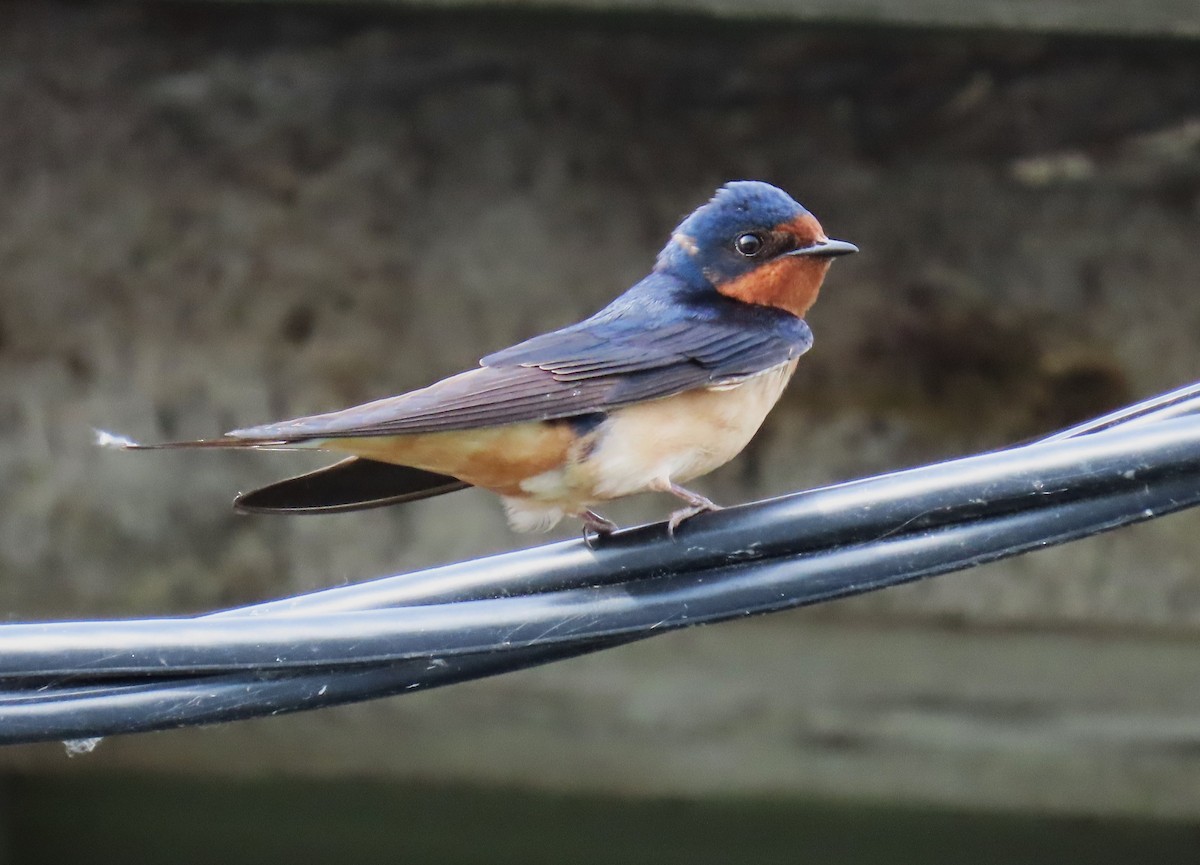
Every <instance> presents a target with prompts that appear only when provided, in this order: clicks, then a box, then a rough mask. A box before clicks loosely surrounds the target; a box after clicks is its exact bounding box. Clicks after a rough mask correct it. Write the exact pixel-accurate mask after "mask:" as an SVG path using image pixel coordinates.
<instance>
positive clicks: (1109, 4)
mask: <svg viewBox="0 0 1200 865" xmlns="http://www.w3.org/2000/svg"><path fill="white" fill-rule="evenodd" d="M242 2H257V3H293V4H294V3H296V2H297V0H242ZM303 2H308V3H312V2H323V3H329V4H331V5H332V4H337V3H348V2H353V3H355V4H359V5H361V4H363V3H366V4H371V3H374V4H378V5H380V6H398V7H410V8H414V9H486V10H503V11H513V10H550V11H555V10H557V11H581V12H592V13H605V12H618V13H624V14H628V13H651V14H653V13H660V14H661V13H667V14H672V15H677V14H683V15H695V16H700V17H705V18H728V19H746V20H754V19H766V20H776V21H788V20H791V21H797V22H806V23H824V24H845V25H858V26H872V27H874V26H898V27H946V28H967V29H980V30H1012V31H1025V32H1033V33H1063V34H1080V35H1104V36H1138V37H1167V38H1188V39H1195V38H1198V37H1200V3H1196V2H1194V0H1142V2H1139V3H1129V2H1126V0H303Z"/></svg>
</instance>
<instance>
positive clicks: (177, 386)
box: [0, 3, 1200, 786]
mask: <svg viewBox="0 0 1200 865" xmlns="http://www.w3.org/2000/svg"><path fill="white" fill-rule="evenodd" d="M0 16H2V18H3V25H2V26H0V118H3V122H0V485H2V488H3V490H4V493H5V504H4V507H3V510H2V512H0V513H2V516H0V574H2V578H0V603H2V605H3V607H2V608H3V611H4V614H5V615H6V616H8V617H10V618H23V617H29V616H43V615H55V616H66V615H82V614H107V615H131V614H148V613H160V612H169V611H180V610H184V611H186V610H201V609H206V608H212V607H216V606H221V605H228V604H233V603H237V602H242V601H246V600H249V599H253V598H260V597H267V596H274V595H280V594H283V593H289V592H294V591H298V590H302V589H307V588H312V587H316V586H322V585H328V584H331V583H337V582H341V581H346V580H356V579H361V578H366V577H369V576H374V575H377V574H380V573H384V572H388V571H393V570H402V569H407V568H410V567H413V566H416V565H420V564H424V563H430V562H438V561H448V560H457V559H462V558H466V557H469V556H473V555H476V554H478V553H481V552H485V551H492V550H500V549H507V548H510V547H512V546H514V545H515V544H517V543H526V542H529V541H527V540H526V539H515V538H514V537H512V536H511V535H510V534H509V533H508V531H507V529H506V528H505V526H504V521H503V517H502V514H501V511H500V508H499V506H498V504H497V503H496V502H495V501H494V500H492V499H491V498H489V497H488V496H487V495H486V494H484V493H480V492H477V491H469V492H463V493H456V494H454V495H452V496H449V497H446V498H444V499H442V500H436V501H431V502H428V503H421V504H416V505H412V506H408V507H404V508H396V509H391V510H385V511H378V512H371V513H365V514H359V515H345V516H335V517H325V518H308V519H295V520H287V519H279V518H270V517H238V516H235V515H233V514H232V513H231V512H230V509H229V500H230V498H231V497H232V495H233V494H234V493H235V492H236V491H238V490H243V489H247V488H249V487H251V486H253V485H255V484H260V483H263V482H266V481H268V480H271V479H274V478H276V477H281V476H283V475H285V474H287V473H290V472H292V471H295V470H298V469H300V468H304V467H308V466H314V465H317V464H320V460H317V459H312V458H308V457H307V456H296V455H288V454H283V455H274V454H257V455H255V454H249V455H247V454H223V453H200V454H179V453H153V454H123V453H114V452H107V451H100V450H97V449H95V448H93V447H92V445H91V435H92V433H91V429H92V427H102V428H107V429H115V430H118V431H121V432H127V433H129V434H131V435H134V436H135V437H139V438H146V439H158V438H175V437H195V436H206V435H210V434H213V433H215V432H218V431H221V430H223V429H226V428H230V427H233V426H238V425H246V424H251V423H255V422H259V421H265V420H270V419H276V418H280V417H285V416H290V415H295V414H300V413H307V412H314V411H320V410H326V409H332V408H337V407H341V406H344V405H347V404H350V403H351V402H354V401H360V400H365V399H368V398H372V397H377V396H383V395H387V394H391V393H396V392H399V391H401V390H404V389H406V388H411V387H415V386H419V385H421V384H424V383H427V382H428V381H430V380H431V379H433V378H435V377H437V376H440V375H443V374H446V373H449V372H453V371H457V370H458V369H461V368H464V367H467V366H470V365H472V364H473V363H474V362H475V359H476V358H477V357H479V356H480V355H481V354H483V353H485V352H487V351H489V350H493V349H496V348H499V347H502V346H504V345H506V344H509V343H510V342H512V341H515V340H518V339H520V338H523V337H525V336H528V335H531V334H533V333H536V332H538V331H540V330H542V329H545V328H548V327H552V326H555V325H560V324H563V323H566V322H569V321H572V320H574V319H576V318H577V317H579V316H581V315H584V314H586V313H588V312H590V311H592V310H594V309H596V308H597V307H599V306H600V305H602V304H603V303H605V302H606V301H607V300H608V299H609V298H610V297H612V296H613V295H615V294H616V293H617V292H619V291H620V290H622V289H623V288H624V287H626V286H627V285H629V284H630V283H631V282H632V281H634V280H635V279H637V278H638V277H639V276H640V275H641V274H642V273H644V272H645V270H646V269H647V268H648V267H649V265H650V264H651V262H652V261H653V256H654V254H655V252H656V250H657V249H658V247H659V246H660V245H661V244H662V243H663V241H664V240H665V238H666V236H667V235H668V233H669V231H670V229H671V228H672V226H673V225H674V224H675V222H676V221H677V220H678V219H679V217H680V216H681V215H682V214H684V213H686V212H687V211H688V210H690V209H691V208H692V207H694V206H695V205H696V204H698V203H700V202H702V201H703V200H704V199H705V198H706V197H707V196H708V195H709V194H710V193H711V191H712V190H713V188H714V187H716V186H717V185H718V184H720V183H721V182H723V181H725V180H728V179H733V178H744V177H754V178H761V179H765V180H770V181H772V182H775V183H777V184H779V185H781V186H783V187H785V188H786V189H788V190H789V191H791V192H792V193H794V194H795V195H796V197H797V198H799V199H800V200H801V201H802V202H804V203H805V204H806V205H807V206H808V207H809V208H810V209H811V210H813V212H815V213H816V214H817V215H818V216H819V217H820V218H821V220H822V222H823V223H824V225H825V226H826V228H827V229H828V230H829V232H830V233H831V234H832V235H834V236H838V237H845V238H848V239H851V240H853V241H855V242H856V243H858V244H859V245H860V246H861V247H862V250H863V252H862V254H861V255H858V256H855V257H853V258H852V259H847V260H841V261H838V262H837V264H836V265H835V267H834V270H833V273H832V275H831V277H830V279H829V281H828V284H827V289H826V291H825V294H824V297H823V298H822V300H821V302H820V303H819V304H818V305H817V307H816V308H815V310H814V311H813V313H812V315H811V317H810V323H811V325H812V327H813V329H814V331H815V332H816V347H815V348H814V350H813V351H812V353H811V354H810V355H808V356H807V357H806V358H805V359H804V360H803V362H802V363H801V366H800V370H799V372H798V374H797V377H796V379H795V381H794V383H793V385H792V387H791V388H790V390H789V392H788V393H787V395H786V396H785V398H784V400H783V402H782V404H781V405H780V407H779V408H778V409H777V411H776V412H775V414H774V415H773V416H772V418H771V419H770V420H769V421H768V423H767V425H766V426H765V428H764V429H763V430H762V432H761V434H760V435H759V437H758V439H757V440H756V442H755V443H754V444H753V445H752V447H751V448H750V449H749V450H748V452H747V453H746V454H745V455H744V457H743V458H742V459H740V460H739V461H737V462H736V463H735V464H733V465H731V466H729V467H728V468H726V469H724V470H722V471H721V472H719V473H717V474H716V475H714V476H713V477H712V478H711V479H710V480H709V481H708V482H707V484H706V485H705V486H704V489H705V490H706V491H707V492H708V493H710V494H711V495H712V496H713V497H714V498H716V499H717V500H719V501H723V502H736V501H741V500H746V499H749V498H752V497H759V496H764V495H769V494H775V493H781V492H785V491H788V490H792V489H797V488H801V487H805V486H810V485H813V484H820V483H824V482H829V481H834V480H839V479H845V478H850V477H854V476H857V475H861V474H865V473H870V472H877V471H881V470H885V469H890V468H895V467H900V466H906V465H912V464H916V463H920V462H922V461H927V460H932V459H938V458H942V457H946V456H950V455H954V454H960V453H965V452H970V451H974V450H977V449H982V448H989V447H994V446H998V445H1002V444H1004V443H1007V442H1012V441H1015V440H1019V439H1022V438H1025V437H1028V436H1032V435H1035V434H1037V433H1039V432H1042V431H1046V430H1050V429H1053V428H1055V427H1057V426H1060V425H1063V424H1066V423H1068V422H1070V421H1073V420H1076V419H1079V418H1081V417H1085V416H1088V415H1090V414H1093V413H1095V412H1098V411H1101V410H1103V409H1105V408H1108V407H1110V406H1113V405H1115V404H1118V403H1120V402H1122V401H1124V400H1128V399H1131V398H1133V397H1137V396H1141V395H1148V394H1151V393H1153V392H1155V391H1158V390H1161V389H1165V388H1167V387H1170V386H1172V385H1175V384H1180V383H1183V382H1186V381H1191V380H1195V379H1197V378H1200V299H1198V295H1197V285H1198V284H1200V248H1198V247H1200V243H1198V241H1200V56H1198V55H1197V53H1196V51H1195V50H1194V47H1193V46H1191V45H1187V44H1173V43H1139V42H1119V41H1108V42H1082V41H1072V40H1069V39H1043V38H1034V37H1020V38H1017V37H1000V36H986V35H970V36H964V35H962V34H956V35H951V34H942V35H936V34H934V35H922V34H912V33H909V34H905V35H898V34H896V33H894V32H884V31H875V32H865V33H864V32H854V31H847V30H836V29H819V28H812V27H806V28H796V29H789V28H787V27H781V26H772V27H770V28H768V29H764V28H762V27H760V26H756V25H753V24H750V25H745V26H736V27H734V26H728V27H716V26H712V25H703V24H699V23H694V22H689V21H688V20H687V19H672V20H668V21H658V22H657V23H655V22H650V23H641V24H639V22H638V21H636V20H634V19H622V20H621V21H620V22H618V23H612V22H607V21H603V20H601V19H586V18H552V17H537V16H523V17H522V16H514V17H501V16H493V17H488V18H482V17H479V16H477V15H476V16H470V15H460V16H439V15H433V16H430V15H405V14H401V13H396V14H390V13H384V12H380V11H379V10H361V9H360V10H357V11H339V12H331V11H330V10H328V9H309V8H303V9H295V8H271V9H264V8H248V7H241V6H231V7H223V6H216V5H202V6H186V5H184V6H176V5H172V4H168V5H165V6H163V5H154V6H146V7H139V6H120V5H104V4H101V5H96V6H83V7H74V6H66V5H58V4H55V3H14V4H9V5H7V6H6V7H5V10H4V11H3V12H2V13H0ZM666 506H667V503H665V502H663V501H660V500H646V501H639V502H632V503H629V504H628V505H624V506H621V507H618V508H616V509H615V510H614V512H613V515H614V516H616V517H617V518H619V519H621V520H623V521H632V520H637V519H643V518H649V517H656V516H658V515H660V514H662V513H663V512H664V509H665V507H666ZM565 531H566V533H568V534H569V533H570V532H571V531H573V529H567V530H565ZM1195 539H1196V516H1195V515H1194V514H1185V515H1182V516H1178V517H1175V518H1172V519H1169V520H1162V521H1159V522H1157V523H1155V524H1152V525H1149V526H1144V527H1140V528H1138V529H1136V530H1131V531H1125V532H1121V533H1118V534H1115V535H1111V536H1107V537H1104V538H1100V539H1097V540H1094V541H1090V542H1088V543H1083V544H1076V545H1072V546H1070V547H1065V548H1062V549H1058V550H1054V551H1049V552H1046V553H1042V554H1038V555H1034V556H1028V557H1025V558H1023V559H1020V560H1017V561H1015V562H1012V563H1008V564H1005V565H1003V566H996V567H992V568H989V569H987V570H986V571H980V572H975V573H971V574H968V575H960V576H951V577H947V578H943V579H941V580H937V581H933V582H930V583H928V584H925V585H919V586H912V587H907V588H904V589H900V590H895V591H891V592H887V593H883V594H880V595H878V596H874V597H870V598H865V599H861V600H858V601H854V602H848V603H842V604H837V605H832V606H830V607H827V608H822V609H820V610H814V611H809V612H806V613H803V614H798V615H797V616H796V617H794V618H792V619H791V621H792V622H793V623H794V624H795V625H796V626H801V625H802V623H803V622H804V621H811V620H813V619H821V620H825V621H831V622H834V623H837V622H844V623H847V624H848V625H850V624H852V625H853V626H854V627H858V628H863V629H864V630H863V632H862V633H863V639H864V640H866V641H867V642H866V645H868V646H870V645H872V644H871V639H872V637H871V634H872V633H873V631H872V628H874V627H875V625H876V624H880V623H887V624H888V626H890V625H891V624H895V623H906V625H908V626H921V627H925V626H931V627H930V630H929V631H928V633H929V634H930V635H936V636H931V639H940V640H952V639H953V636H952V634H953V631H952V630H944V629H940V628H941V626H942V625H945V624H948V623H949V624H954V623H966V624H971V625H995V626H1005V627H1008V626H1015V627H1019V628H1032V629H1043V628H1047V629H1055V628H1060V627H1062V626H1069V627H1072V628H1073V627H1081V628H1088V629H1094V630H1098V631H1099V632H1101V633H1112V634H1118V633H1123V634H1126V635H1129V634H1133V635H1136V634H1144V633H1151V634H1167V633H1184V634H1188V635H1191V634H1193V633H1195V631H1196V628H1197V625H1198V624H1200V565H1198V564H1197V556H1196V543H1195ZM802 616H803V617H809V619H804V618H801V617H802ZM751 627H752V626H751ZM884 630H886V628H885V629H884ZM719 633H720V632H719V631H718V632H714V633H713V639H718V640H719V639H720V637H719ZM881 639H883V638H881ZM885 642H886V640H885ZM880 645H884V643H881V644H880ZM627 651H635V650H627ZM945 675H946V676H948V677H950V678H953V677H954V676H955V675H961V676H963V677H967V678H969V677H970V675H971V674H970V672H969V670H960V671H959V672H958V673H954V672H945ZM935 678H936V676H935ZM965 680H966V679H965V678H964V681H965ZM955 681H958V680H955ZM279 723H285V722H279ZM287 723H293V722H287ZM750 786H753V785H750Z"/></svg>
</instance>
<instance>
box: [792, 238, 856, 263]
mask: <svg viewBox="0 0 1200 865" xmlns="http://www.w3.org/2000/svg"><path fill="white" fill-rule="evenodd" d="M852 252H858V247H857V246H855V245H854V244H853V243H850V242H849V241H848V240H832V239H830V238H825V239H824V240H820V241H817V242H816V243H814V244H813V245H812V246H806V247H804V248H803V249H794V250H792V251H791V252H789V253H788V255H815V256H818V257H820V258H834V257H835V256H838V255H849V254H850V253H852Z"/></svg>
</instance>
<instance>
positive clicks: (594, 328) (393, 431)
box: [229, 310, 812, 442]
mask: <svg viewBox="0 0 1200 865" xmlns="http://www.w3.org/2000/svg"><path fill="white" fill-rule="evenodd" d="M768 312H769V313H771V314H774V313H776V312H777V311H774V310H771V311H768ZM768 312H763V313H761V314H760V313H757V312H751V313H744V314H742V313H739V314H742V315H743V318H744V315H751V314H753V315H759V316H760V318H762V317H764V316H767V315H768ZM780 314H781V315H783V316H786V318H779V317H778V315H773V317H767V318H765V319H764V320H763V321H751V322H747V321H745V320H737V319H735V320H732V321H730V320H716V321H704V320H700V321H685V322H671V323H668V324H665V325H663V326H662V327H659V328H656V329H654V330H652V331H647V330H646V329H645V328H644V327H641V328H638V329H636V330H635V329H633V328H632V327H631V326H630V325H628V324H623V323H622V322H621V321H616V322H613V321H595V320H591V319H589V320H588V321H585V322H582V323H580V324H578V325H574V326H572V327H568V328H564V329H563V330H559V331H555V332H553V333H549V334H545V335H543V336H540V337H534V338H533V339H531V340H527V341H526V342H523V343H520V344H519V345H516V346H513V347H512V348H509V349H505V350H504V351H500V352H496V353H495V354H491V355H488V356H487V357H485V358H484V359H483V361H482V362H481V363H482V364H483V365H482V366H481V367H480V368H479V369H474V370H470V371H468V372H464V373H460V374H458V375H455V376H451V377H450V378H447V379H444V380H442V381H440V382H437V383H436V384H433V385H430V386H429V387H427V388H422V389H421V390H416V391H411V392H410V393H406V394H403V395H401V396H397V397H389V398H387V399H382V400H377V401H375V402H370V403H366V404H364V405H360V406H355V407H353V408H348V409H344V410H342V411H337V412H330V413H328V414H320V415H313V416H311V417H303V418H297V419H296V420H291V421H284V422H282V423H274V424H266V425H263V426H256V427H249V428H247V429H242V430H234V431H233V432H231V433H229V436H230V437H233V438H237V439H243V440H255V439H263V440H271V441H284V442H298V441H304V440H309V439H323V438H334V437H359V436H386V435H399V434H409V433H427V432H445V431H450V430H460V429H473V428H478V427H484V426H498V425H501V424H510V423H521V422H525V421H538V420H555V419H559V418H565V417H572V416H575V415H580V414H592V413H596V412H604V411H608V410H611V409H614V408H619V407H620V406H622V405H627V404H629V403H632V402H639V401H642V400H648V399H658V398H661V397H666V396H671V395H672V394H676V393H680V392H682V391H685V390H690V389H693V388H697V387H704V386H706V385H710V384H714V383H718V382H723V381H729V380H732V379H736V378H739V377H743V376H748V375H753V374H755V373H757V372H761V371H763V370H765V369H769V368H770V367H773V366H777V365H778V364H781V363H786V362H788V361H790V360H791V359H793V358H795V357H797V356H799V355H800V354H803V353H804V352H805V351H807V350H808V348H809V346H810V345H811V344H812V334H811V331H809V329H808V326H807V325H805V323H804V322H803V321H801V320H800V319H798V318H795V317H793V316H790V315H788V314H786V313H780ZM764 322H765V325H766V326H763V325H764ZM748 325H749V326H748Z"/></svg>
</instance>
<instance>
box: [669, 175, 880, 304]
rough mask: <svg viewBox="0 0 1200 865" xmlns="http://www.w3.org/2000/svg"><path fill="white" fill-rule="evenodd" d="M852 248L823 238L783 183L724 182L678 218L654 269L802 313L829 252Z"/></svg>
mask: <svg viewBox="0 0 1200 865" xmlns="http://www.w3.org/2000/svg"><path fill="white" fill-rule="evenodd" d="M851 252H858V247H856V246H855V245H854V244H852V243H847V242H846V241H844V240H830V239H829V238H828V237H826V236H825V232H824V231H823V230H822V229H821V223H819V222H817V219H816V217H815V216H813V215H812V214H811V213H809V212H808V211H807V210H805V209H804V208H803V207H802V206H801V205H800V204H798V203H797V202H796V201H795V200H794V199H792V197H791V196H790V195H788V194H787V193H786V192H784V191H783V190H782V189H779V188H777V187H774V186H772V185H770V184H769V183H762V182H760V181H756V180H741V181H737V182H734V183H727V184H726V185H725V186H722V187H721V188H720V189H719V190H717V194H716V195H714V196H713V198H712V200H711V201H709V202H708V203H707V204H705V205H703V206H701V207H699V208H697V209H696V210H695V211H694V212H693V213H692V214H691V215H690V216H688V217H687V219H685V220H684V221H683V222H681V223H680V224H679V227H678V228H676V229H675V232H674V234H673V235H672V236H671V240H670V242H669V243H668V244H667V245H666V247H665V248H664V249H663V251H662V252H661V253H659V256H658V264H657V265H656V266H655V269H656V270H658V271H659V272H664V273H669V274H672V275H674V276H677V277H679V278H680V279H682V280H684V281H685V282H686V283H688V284H690V285H693V286H695V287H698V288H706V289H707V288H709V287H711V288H713V289H716V290H717V291H718V292H720V293H721V294H723V295H725V296H726V297H731V298H734V299H736V300H740V301H743V302H745V303H753V304H757V305H760V306H773V307H777V308H779V309H784V310H787V311H788V312H790V313H792V314H793V315H796V316H803V315H804V314H805V313H806V312H807V311H808V308H809V307H811V306H812V305H813V303H814V302H815V301H816V299H817V293H818V292H819V291H820V289H821V282H822V280H824V279H825V273H826V272H827V271H828V270H829V265H830V262H831V261H832V260H833V258H834V257H836V256H839V255H847V254H849V253H851Z"/></svg>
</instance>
